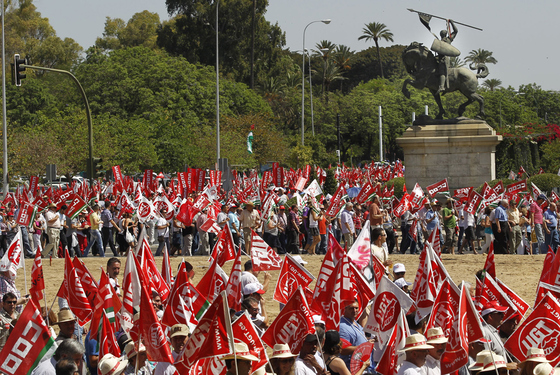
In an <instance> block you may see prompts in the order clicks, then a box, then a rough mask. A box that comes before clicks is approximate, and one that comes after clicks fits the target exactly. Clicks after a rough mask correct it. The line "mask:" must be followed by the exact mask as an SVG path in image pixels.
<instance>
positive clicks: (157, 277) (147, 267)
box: [138, 236, 169, 301]
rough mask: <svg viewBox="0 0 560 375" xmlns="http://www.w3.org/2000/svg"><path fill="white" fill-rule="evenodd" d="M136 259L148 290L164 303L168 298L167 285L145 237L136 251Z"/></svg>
mask: <svg viewBox="0 0 560 375" xmlns="http://www.w3.org/2000/svg"><path fill="white" fill-rule="evenodd" d="M138 258H140V259H141V260H142V270H143V271H144V272H145V273H146V276H148V280H147V281H148V282H149V283H150V288H151V289H152V290H155V291H156V292H157V293H158V294H159V295H160V297H161V300H162V301H165V300H166V299H167V296H169V285H167V283H166V282H165V280H164V278H163V276H161V273H160V272H159V270H158V268H157V266H156V260H155V259H154V255H153V254H152V250H151V249H150V244H149V243H148V239H147V237H146V236H144V237H143V240H142V245H141V246H140V250H139V251H138Z"/></svg>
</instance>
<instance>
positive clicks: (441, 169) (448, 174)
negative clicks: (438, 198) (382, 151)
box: [397, 119, 502, 190]
mask: <svg viewBox="0 0 560 375" xmlns="http://www.w3.org/2000/svg"><path fill="white" fill-rule="evenodd" d="M501 141H502V136H501V135H496V132H495V131H494V129H492V128H491V127H490V126H489V125H488V124H487V123H486V122H485V121H481V120H471V119H464V120H461V119H456V120H453V123H451V124H449V123H447V124H446V123H443V122H442V121H436V120H434V124H427V125H422V126H416V125H414V126H411V127H410V128H408V129H407V130H406V131H405V133H404V134H403V136H402V137H401V138H399V139H397V143H398V144H399V145H400V146H401V147H402V148H403V150H404V161H403V163H404V165H405V167H406V169H405V177H406V185H407V186H408V187H409V188H412V187H413V186H414V184H415V183H416V182H418V183H419V184H420V186H422V187H423V188H425V187H426V186H428V185H431V184H433V183H435V182H438V181H441V180H443V179H444V178H447V181H448V183H449V188H450V189H451V190H453V189H458V188H462V187H467V186H473V187H475V188H476V187H478V186H480V185H481V184H483V183H484V181H491V180H493V179H495V178H496V165H495V164H496V159H495V153H496V145H497V144H498V143H500V142H501Z"/></svg>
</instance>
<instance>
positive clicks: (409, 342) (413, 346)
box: [401, 333, 434, 352]
mask: <svg viewBox="0 0 560 375" xmlns="http://www.w3.org/2000/svg"><path fill="white" fill-rule="evenodd" d="M433 348H434V347H433V346H431V345H428V344H427V343H426V338H425V337H424V336H423V335H421V334H419V333H415V334H414V335H410V336H408V337H407V338H406V344H405V345H404V349H403V350H401V351H402V352H408V351H411V350H423V349H433Z"/></svg>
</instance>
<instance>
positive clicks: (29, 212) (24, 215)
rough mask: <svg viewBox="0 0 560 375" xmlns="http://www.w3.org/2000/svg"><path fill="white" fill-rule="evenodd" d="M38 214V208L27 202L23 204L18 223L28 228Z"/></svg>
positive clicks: (20, 208) (17, 219)
mask: <svg viewBox="0 0 560 375" xmlns="http://www.w3.org/2000/svg"><path fill="white" fill-rule="evenodd" d="M36 212H37V207H36V206H35V205H33V204H30V203H27V202H21V204H20V207H19V211H18V215H17V218H16V222H17V223H18V224H19V225H22V226H24V227H27V226H28V225H29V223H30V222H31V221H32V220H33V219H34V217H35V213H36Z"/></svg>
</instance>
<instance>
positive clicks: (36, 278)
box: [29, 243, 45, 306]
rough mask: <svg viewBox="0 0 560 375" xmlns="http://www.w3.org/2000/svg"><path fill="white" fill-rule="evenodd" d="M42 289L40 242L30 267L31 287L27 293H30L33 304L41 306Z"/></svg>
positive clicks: (43, 283)
mask: <svg viewBox="0 0 560 375" xmlns="http://www.w3.org/2000/svg"><path fill="white" fill-rule="evenodd" d="M44 290H45V279H44V277H43V262H42V261H41V243H39V246H38V247H37V254H35V260H34V261H33V268H31V288H29V294H31V299H32V300H33V302H34V303H35V305H37V306H41V303H40V301H41V300H42V299H43V298H45V295H44Z"/></svg>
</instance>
